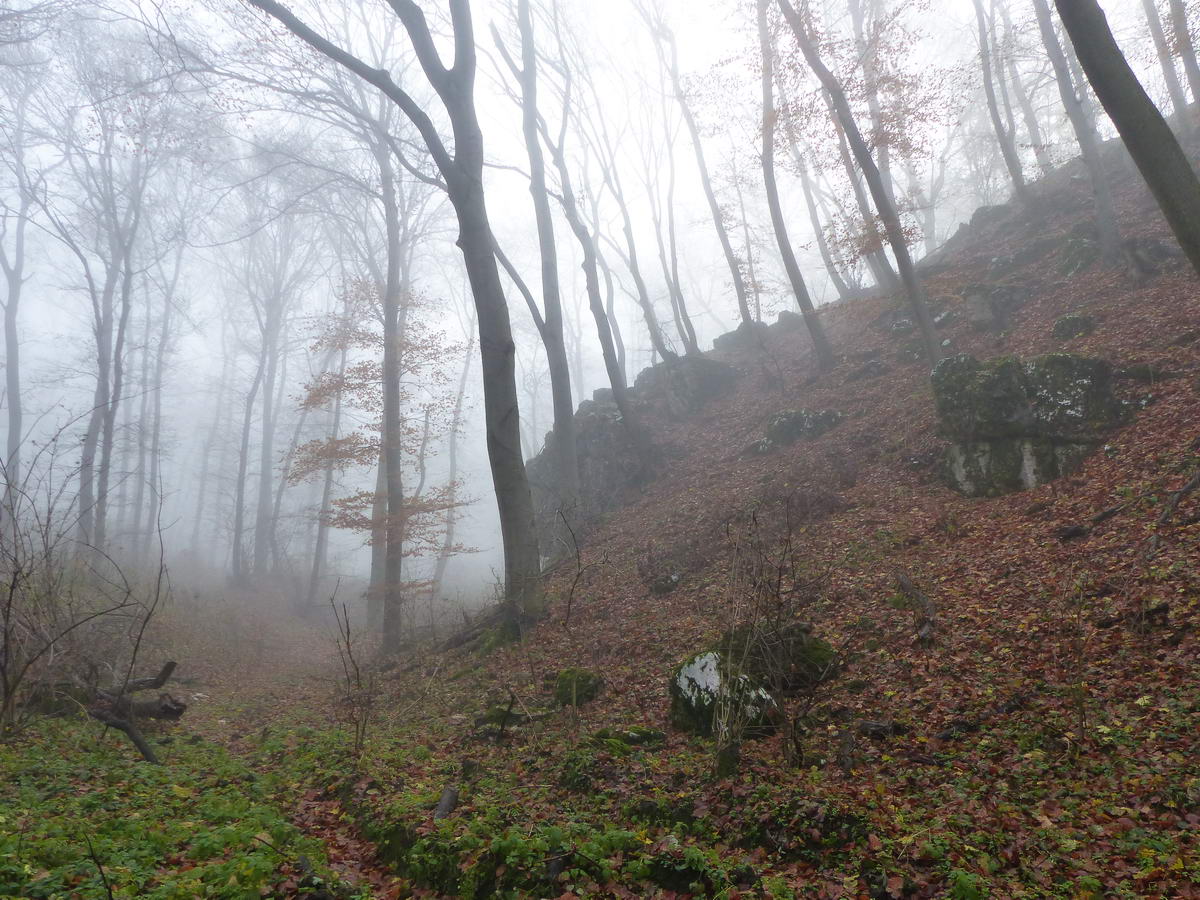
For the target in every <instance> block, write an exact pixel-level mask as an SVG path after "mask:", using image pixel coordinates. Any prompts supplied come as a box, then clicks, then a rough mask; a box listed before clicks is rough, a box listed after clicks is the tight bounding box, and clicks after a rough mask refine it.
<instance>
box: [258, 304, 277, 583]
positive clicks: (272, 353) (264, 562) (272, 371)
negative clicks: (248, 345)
mask: <svg viewBox="0 0 1200 900" xmlns="http://www.w3.org/2000/svg"><path fill="white" fill-rule="evenodd" d="M283 303H284V300H283V297H282V296H278V295H275V296H270V297H266V298H264V301H263V306H264V307H265V308H264V311H263V331H262V342H263V344H262V349H261V351H260V352H261V354H262V357H261V359H262V361H261V362H260V364H259V365H260V366H261V367H262V368H263V386H262V438H261V440H260V441H259V446H258V498H257V501H256V504H255V513H254V574H255V575H256V576H260V577H261V576H263V575H265V574H266V573H267V568H268V563H269V562H270V558H271V535H272V533H273V532H274V530H275V523H274V521H272V518H271V498H272V496H273V494H274V491H273V490H272V488H273V486H274V484H275V420H276V418H277V414H276V400H277V398H276V396H275V389H276V386H277V378H278V375H279V353H280V348H279V343H280V336H281V332H282V330H283Z"/></svg>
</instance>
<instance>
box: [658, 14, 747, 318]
mask: <svg viewBox="0 0 1200 900" xmlns="http://www.w3.org/2000/svg"><path fill="white" fill-rule="evenodd" d="M659 27H660V29H661V32H662V34H663V36H664V38H665V40H666V42H667V46H668V48H669V49H670V56H669V57H667V58H665V59H664V61H667V60H669V63H670V64H669V67H668V71H669V72H670V75H671V88H672V91H673V92H674V94H675V100H676V101H677V102H678V103H679V109H680V112H682V113H683V122H684V125H686V126H687V130H688V136H689V137H690V138H691V141H692V149H693V150H694V151H695V154H696V167H697V169H699V171H700V186H701V188H703V190H704V199H705V200H706V201H707V202H708V211H709V214H710V215H711V216H712V220H713V227H714V228H715V229H716V231H717V240H718V241H720V244H721V252H722V254H724V256H725V264H726V265H727V266H728V267H729V277H730V278H731V279H732V280H733V292H734V294H735V296H736V297H737V305H738V312H739V313H740V314H741V317H742V321H743V322H744V323H746V324H747V325H749V324H751V323H752V322H753V321H754V319H753V318H752V317H751V315H750V302H749V294H748V292H747V291H746V282H745V280H744V279H743V278H742V269H741V266H739V265H738V260H737V256H735V255H734V252H733V244H732V243H731V242H730V240H729V229H728V228H727V227H726V225H725V215H724V213H723V212H722V211H721V204H720V203H719V202H718V201H717V194H716V192H715V191H714V190H713V186H712V177H711V176H710V175H709V171H708V163H707V162H706V160H705V158H704V143H703V142H702V141H701V139H700V127H699V126H698V125H697V124H696V116H695V114H694V113H693V112H692V108H691V105H690V104H689V103H688V100H687V94H686V93H685V92H684V90H683V80H682V79H681V78H680V74H679V55H678V52H677V50H676V47H675V37H674V35H672V34H671V32H670V31H669V30H667V28H666V26H665V25H662V24H661V23H659ZM672 165H674V163H673V162H672ZM672 174H673V173H672Z"/></svg>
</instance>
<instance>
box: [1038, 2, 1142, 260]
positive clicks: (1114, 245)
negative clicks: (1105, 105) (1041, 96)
mask: <svg viewBox="0 0 1200 900" xmlns="http://www.w3.org/2000/svg"><path fill="white" fill-rule="evenodd" d="M1033 8H1034V11H1035V12H1036V13H1037V20H1038V29H1039V30H1040V31H1041V34H1042V43H1043V45H1044V46H1045V48H1046V55H1047V56H1048V57H1049V58H1050V65H1051V66H1053V67H1054V78H1055V80H1056V81H1057V82H1058V93H1059V96H1061V97H1062V102H1063V106H1064V107H1065V108H1066V111H1067V118H1068V119H1070V121H1071V127H1072V128H1073V129H1074V131H1075V139H1076V141H1078V143H1079V152H1080V155H1081V156H1082V157H1083V164H1084V166H1085V167H1086V168H1087V172H1088V178H1089V179H1090V180H1091V182H1092V197H1093V198H1094V201H1095V204H1096V233H1097V236H1098V237H1099V244H1100V253H1101V255H1102V256H1103V257H1104V259H1105V260H1106V261H1107V262H1108V264H1109V265H1115V264H1116V263H1117V262H1118V261H1119V260H1120V257H1121V235H1120V232H1119V231H1118V230H1117V213H1116V210H1115V208H1114V206H1113V196H1112V187H1111V186H1110V185H1109V183H1108V176H1107V174H1106V173H1105V171H1104V160H1103V158H1102V157H1101V155H1100V138H1099V136H1097V134H1096V130H1095V128H1093V127H1092V124H1091V122H1090V121H1089V119H1088V116H1087V114H1086V113H1085V112H1084V109H1083V106H1082V104H1081V103H1080V102H1079V96H1078V94H1077V93H1076V92H1075V84H1074V82H1073V81H1072V80H1071V69H1070V66H1069V65H1068V63H1067V58H1066V56H1065V55H1064V54H1063V52H1062V47H1061V46H1060V45H1059V43H1058V35H1056V34H1055V33H1054V23H1053V21H1052V20H1051V18H1050V7H1049V5H1048V3H1047V0H1033ZM1080 87H1082V85H1080Z"/></svg>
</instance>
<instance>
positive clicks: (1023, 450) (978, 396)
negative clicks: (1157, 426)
mask: <svg viewBox="0 0 1200 900" xmlns="http://www.w3.org/2000/svg"><path fill="white" fill-rule="evenodd" d="M1112 383H1113V373H1112V367H1111V366H1110V365H1109V364H1108V363H1107V362H1106V361H1104V360H1102V359H1094V358H1089V357H1083V356H1076V355H1074V354H1070V353H1052V354H1049V355H1047V356H1040V357H1036V358H1034V359H1031V360H1028V361H1026V362H1023V363H1022V362H1021V361H1020V360H1018V359H1016V358H1014V357H1002V358H1000V359H994V360H989V361H987V362H980V361H979V360H977V359H975V358H974V357H972V356H968V355H965V354H960V355H958V356H953V357H949V358H947V359H945V360H942V362H940V363H939V364H938V365H937V367H936V368H935V369H934V371H933V392H934V401H935V404H936V406H937V411H938V417H939V420H940V430H941V433H942V434H943V435H945V436H946V437H948V438H950V439H951V441H953V443H952V444H951V446H950V447H949V448H948V450H947V452H946V459H945V467H944V473H945V476H946V479H947V481H948V482H949V484H950V485H951V486H952V487H953V488H955V489H956V490H958V491H959V492H961V493H964V494H967V495H969V496H994V495H997V494H1005V493H1009V492H1012V491H1018V490H1025V489H1028V488H1032V487H1036V486H1037V485H1039V484H1044V483H1046V482H1047V481H1052V480H1054V479H1055V478H1059V477H1061V476H1062V475H1066V474H1069V473H1071V472H1073V471H1075V470H1076V469H1078V467H1079V465H1080V464H1081V463H1082V461H1083V459H1084V458H1085V457H1086V456H1087V455H1088V454H1089V453H1091V452H1092V451H1093V450H1094V449H1095V447H1096V446H1097V445H1098V443H1099V441H1100V440H1101V439H1102V437H1103V435H1104V433H1105V432H1106V431H1107V430H1109V429H1110V428H1112V427H1113V426H1115V425H1117V424H1119V423H1120V422H1121V419H1122V409H1121V405H1120V403H1119V401H1118V400H1117V398H1116V396H1115V395H1114V394H1113V388H1112Z"/></svg>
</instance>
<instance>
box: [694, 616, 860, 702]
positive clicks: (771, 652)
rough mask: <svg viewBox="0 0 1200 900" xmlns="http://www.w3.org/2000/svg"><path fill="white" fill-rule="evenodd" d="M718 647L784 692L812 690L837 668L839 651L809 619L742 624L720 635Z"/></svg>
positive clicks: (753, 674)
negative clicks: (778, 623)
mask: <svg viewBox="0 0 1200 900" xmlns="http://www.w3.org/2000/svg"><path fill="white" fill-rule="evenodd" d="M717 647H718V649H719V650H720V651H721V652H722V653H723V654H725V655H726V656H727V658H729V659H734V660H737V661H738V665H739V667H740V668H741V670H742V671H744V672H746V673H748V674H750V675H752V676H754V677H755V678H757V679H759V680H760V681H762V683H763V684H765V685H767V687H768V688H769V689H771V690H773V691H778V692H781V693H793V694H794V693H799V692H802V691H806V690H811V689H812V688H814V687H816V686H817V685H818V684H820V683H822V682H824V681H829V680H830V679H832V678H834V677H835V676H836V675H837V672H838V657H837V651H835V650H834V649H833V647H832V646H830V644H829V642H828V641H825V640H823V639H822V638H819V637H817V636H816V635H814V634H813V633H812V626H811V625H809V624H808V623H806V622H791V623H787V624H785V625H782V626H779V627H762V626H758V625H739V626H738V627H736V628H732V629H730V630H729V631H726V632H725V634H723V635H721V640H720V642H719V643H718V645H717Z"/></svg>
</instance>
